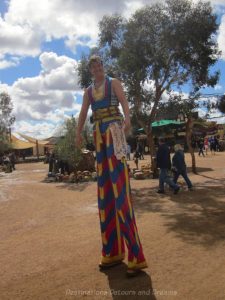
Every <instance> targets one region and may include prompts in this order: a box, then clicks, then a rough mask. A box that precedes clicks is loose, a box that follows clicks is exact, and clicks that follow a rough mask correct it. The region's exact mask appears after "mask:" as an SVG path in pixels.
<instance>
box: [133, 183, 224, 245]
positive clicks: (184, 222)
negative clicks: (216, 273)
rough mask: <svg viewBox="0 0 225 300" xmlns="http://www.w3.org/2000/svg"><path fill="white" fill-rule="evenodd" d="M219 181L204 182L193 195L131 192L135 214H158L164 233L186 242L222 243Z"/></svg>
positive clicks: (151, 190) (221, 200)
mask: <svg viewBox="0 0 225 300" xmlns="http://www.w3.org/2000/svg"><path fill="white" fill-rule="evenodd" d="M220 182H221V183H219V182H218V181H216V182H215V181H213V180H209V181H208V186H207V185H206V182H204V185H203V184H202V185H201V184H199V185H197V186H196V189H195V190H194V191H193V192H189V191H184V190H181V192H180V193H179V194H178V195H173V193H172V192H171V191H167V193H166V195H158V194H156V190H155V189H153V188H144V189H141V190H138V189H133V190H132V192H133V193H132V194H133V202H134V208H135V212H136V214H143V213H146V212H152V213H160V214H161V215H162V216H163V217H164V218H165V226H166V227H167V229H168V231H173V232H175V233H176V235H177V236H178V237H179V238H181V239H182V240H185V241H187V242H190V243H194V244H196V243H199V244H202V245H203V246H205V247H210V246H213V245H214V244H216V243H219V242H225V197H224V195H225V184H224V183H225V179H224V180H222V179H221V180H220ZM213 183H214V185H212V184H213ZM210 184H211V186H210Z"/></svg>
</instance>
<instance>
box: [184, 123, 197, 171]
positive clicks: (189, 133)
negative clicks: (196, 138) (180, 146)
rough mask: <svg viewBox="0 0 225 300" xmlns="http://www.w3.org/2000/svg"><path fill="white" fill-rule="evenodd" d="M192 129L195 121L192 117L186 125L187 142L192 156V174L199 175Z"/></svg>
mask: <svg viewBox="0 0 225 300" xmlns="http://www.w3.org/2000/svg"><path fill="white" fill-rule="evenodd" d="M192 128H193V120H192V118H191V117H189V118H188V120H187V123H186V141H187V145H188V150H189V152H190V154H191V160H192V172H193V173H195V174H197V170H196V161H195V153H194V149H193V148H192V143H191V137H192Z"/></svg>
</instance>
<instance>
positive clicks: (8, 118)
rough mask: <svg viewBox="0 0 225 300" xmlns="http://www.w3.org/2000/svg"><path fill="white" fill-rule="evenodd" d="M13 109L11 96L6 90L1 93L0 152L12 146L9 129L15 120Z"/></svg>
mask: <svg viewBox="0 0 225 300" xmlns="http://www.w3.org/2000/svg"><path fill="white" fill-rule="evenodd" d="M12 110H13V105H12V100H11V98H10V96H9V95H8V94H7V93H5V92H2V93H0V153H3V152H4V151H6V150H8V149H9V148H10V142H9V138H8V134H9V133H8V131H9V130H10V126H11V125H12V124H13V123H14V121H15V117H14V116H12Z"/></svg>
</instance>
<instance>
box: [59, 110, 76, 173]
mask: <svg viewBox="0 0 225 300" xmlns="http://www.w3.org/2000/svg"><path fill="white" fill-rule="evenodd" d="M76 126H77V123H76V120H75V118H74V117H73V116H72V117H71V119H68V120H67V121H66V122H65V124H64V125H63V128H62V130H61V133H60V136H62V138H61V139H60V141H59V143H58V144H57V145H56V147H55V149H54V151H55V152H56V155H57V157H58V159H60V160H62V161H64V162H68V163H69V165H70V167H71V168H72V169H73V170H76V169H77V166H78V164H79V162H80V159H81V150H80V149H79V148H78V147H77V146H76V134H75V132H76Z"/></svg>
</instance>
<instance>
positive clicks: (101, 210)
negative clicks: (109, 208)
mask: <svg viewBox="0 0 225 300" xmlns="http://www.w3.org/2000/svg"><path fill="white" fill-rule="evenodd" d="M99 213H100V219H101V222H102V223H104V222H105V210H104V209H100V210H99Z"/></svg>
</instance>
